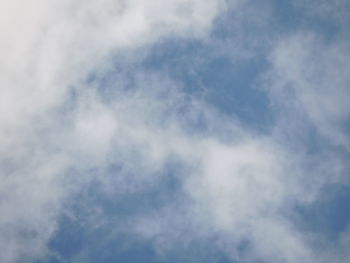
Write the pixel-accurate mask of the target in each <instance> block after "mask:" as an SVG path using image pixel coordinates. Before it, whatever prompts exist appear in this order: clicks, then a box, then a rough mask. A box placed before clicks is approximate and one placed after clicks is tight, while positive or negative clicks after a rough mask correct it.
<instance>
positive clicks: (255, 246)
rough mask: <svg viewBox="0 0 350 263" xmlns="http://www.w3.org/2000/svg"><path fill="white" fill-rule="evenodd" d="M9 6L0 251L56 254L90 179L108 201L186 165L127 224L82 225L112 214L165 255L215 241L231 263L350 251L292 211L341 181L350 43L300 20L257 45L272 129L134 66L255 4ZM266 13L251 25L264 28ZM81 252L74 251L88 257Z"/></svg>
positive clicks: (0, 138) (0, 27) (2, 74)
mask: <svg viewBox="0 0 350 263" xmlns="http://www.w3.org/2000/svg"><path fill="white" fill-rule="evenodd" d="M0 10H1V11H0V19H1V20H0V31H1V32H2V33H1V35H0V58H1V63H0V66H1V70H0V86H1V96H0V165H1V183H0V212H1V216H0V250H1V254H0V260H1V262H5V263H14V262H21V260H27V259H28V260H37V259H40V258H45V256H47V255H50V254H52V253H54V252H52V251H50V246H49V243H50V241H51V240H52V239H53V238H54V237H55V235H56V234H57V232H58V231H59V229H60V227H61V226H60V222H61V221H60V220H61V218H62V216H67V215H69V216H71V217H72V218H75V217H76V218H79V215H75V214H74V213H75V212H74V211H71V210H70V209H72V206H73V205H72V204H74V203H75V202H78V203H79V202H80V203H79V206H80V207H82V208H83V209H87V210H88V209H89V208H90V209H92V208H91V207H89V206H90V204H89V203H88V202H86V203H85V202H84V200H85V199H84V198H82V199H79V198H78V197H79V195H80V194H81V193H84V191H87V190H86V189H91V188H95V189H97V188H98V189H99V191H98V194H99V195H100V197H101V198H102V196H103V198H107V199H108V198H110V199H118V198H121V197H122V196H133V195H137V194H140V193H144V192H147V190H149V189H154V188H157V185H158V184H159V185H161V186H162V180H163V179H164V177H167V176H169V174H171V171H172V169H173V168H172V169H170V170H169V166H171V164H172V163H175V164H176V166H177V167H178V169H180V168H181V169H180V170H181V171H179V170H176V169H174V171H175V172H174V173H175V181H176V182H178V183H179V185H180V186H179V188H180V190H178V192H175V194H174V198H173V200H171V201H169V200H168V199H166V198H165V200H166V201H165V202H164V203H162V204H161V205H160V207H156V208H155V209H153V210H152V209H150V211H145V212H143V211H142V212H140V213H137V216H131V217H128V218H127V219H126V222H121V223H120V222H119V223H116V222H115V221H116V220H118V219H116V218H115V217H113V218H109V217H108V215H107V214H106V215H104V214H103V213H102V212H101V214H99V213H98V212H97V211H101V210H103V209H102V208H100V209H101V210H99V209H98V208H96V210H94V211H93V212H92V214H93V215H90V216H91V218H89V220H90V221H89V220H87V221H86V222H88V223H87V225H88V228H92V229H93V228H94V226H96V225H98V224H99V223H101V222H102V223H101V224H102V225H104V226H108V227H109V228H110V229H111V230H113V231H111V232H112V234H113V235H118V233H119V232H120V229H118V224H120V225H123V226H125V225H127V227H128V231H127V232H128V234H129V235H131V236H133V237H135V236H137V238H139V239H141V240H143V242H148V241H151V242H152V244H154V249H155V250H156V251H157V252H158V254H162V253H167V252H168V251H171V250H176V249H177V247H179V244H180V243H181V241H184V240H185V241H186V242H184V243H185V244H187V245H183V244H182V246H183V247H186V248H188V247H189V246H190V245H195V244H196V242H198V240H201V239H208V240H214V241H213V247H214V249H215V250H217V251H220V253H224V254H225V255H226V257H227V258H228V259H229V260H232V261H242V262H255V261H257V260H262V261H267V262H291V263H294V262H301V261H302V262H320V261H321V262H322V260H323V259H322V258H325V259H327V260H328V259H329V258H332V259H335V260H338V261H337V262H346V260H347V259H348V256H347V255H346V252H344V251H345V250H344V249H343V248H342V247H343V246H345V245H344V243H346V240H347V238H348V234H346V233H344V234H343V236H344V237H343V236H342V237H340V238H339V240H338V241H336V242H337V244H338V247H337V248H335V249H331V248H330V249H328V250H326V251H325V252H322V250H320V249H319V248H318V247H317V242H316V241H315V239H316V238H314V237H313V236H312V235H313V234H314V233H310V232H308V231H302V230H301V229H300V226H299V225H298V223H297V222H296V220H295V217H296V215H295V214H296V213H297V212H296V211H295V207H297V206H311V205H312V204H313V203H314V202H315V201H316V200H317V199H318V198H319V197H320V196H321V195H322V193H321V190H320V189H322V187H325V186H327V185H328V184H330V183H337V182H346V181H347V180H346V177H347V172H346V171H347V167H346V162H345V160H346V158H347V155H346V154H348V152H349V149H350V145H349V143H348V141H349V140H348V139H349V136H348V125H349V124H348V121H349V114H350V107H349V105H348V103H347V102H348V101H349V96H350V93H349V89H348V87H347V83H349V81H348V80H349V77H348V76H349V74H348V73H349V72H348V71H349V70H348V69H349V67H348V62H347V59H346V54H347V53H348V51H349V47H348V45H347V44H346V41H343V40H342V39H340V40H337V41H333V42H332V43H327V41H326V40H324V39H322V36H318V35H317V34H315V33H305V31H301V32H298V33H295V34H293V35H289V36H287V37H286V36H282V37H280V38H278V39H277V40H276V39H273V40H271V41H270V42H269V43H268V44H267V45H265V44H262V46H263V48H262V49H263V50H266V49H268V51H266V52H267V54H266V63H267V64H268V68H267V69H266V70H265V73H264V76H262V77H261V78H259V81H261V83H260V84H259V85H260V86H259V88H261V89H262V90H264V92H266V93H267V94H268V95H269V97H270V100H271V104H272V106H271V107H272V109H271V110H274V111H276V112H278V114H276V115H277V119H276V122H275V123H274V124H273V127H272V128H271V132H269V133H268V134H266V133H265V134H259V133H257V132H256V131H254V130H251V129H249V128H248V127H247V126H246V125H245V124H244V123H242V121H240V120H239V118H237V117H236V116H228V115H225V114H224V113H222V112H221V111H220V110H219V109H217V108H216V107H214V106H213V105H209V103H207V102H206V101H204V100H202V99H201V98H200V97H196V96H195V95H193V94H188V93H186V90H185V89H184V88H183V87H182V85H181V84H180V83H179V82H177V81H176V79H173V78H171V77H170V76H168V75H166V74H164V72H163V71H157V70H150V69H148V68H145V67H143V66H142V63H141V62H142V61H143V60H144V58H145V57H147V55H148V52H149V50H150V48H151V47H152V45H153V44H155V43H159V42H162V41H163V40H164V39H170V40H171V41H181V40H184V39H196V40H197V41H203V42H206V43H210V45H214V46H215V45H219V46H218V48H219V47H222V43H223V41H222V39H220V40H218V39H215V36H212V35H211V29H212V27H213V26H215V25H216V18H217V17H218V16H220V15H221V14H223V13H224V12H225V11H227V10H230V12H233V13H235V12H237V13H238V12H240V11H241V10H253V11H251V12H255V11H256V9H255V8H252V9H250V8H248V7H247V6H246V5H244V4H243V3H241V2H239V1H230V2H226V1H219V0H206V1H204V2H203V1H197V0H165V1H164V0H163V1H158V0H154V1H148V2H147V3H146V2H145V1H141V0H130V1H122V0H120V1H111V0H102V1H94V0H90V1H70V0H66V1H54V0H52V1H39V0H31V1H26V2H25V3H22V2H20V1H4V2H3V3H1V4H0ZM266 10H268V12H271V13H273V12H272V11H271V10H270V9H269V8H267V9H266ZM329 12H331V11H329ZM232 17H233V19H236V20H233V21H234V22H237V24H238V25H242V20H244V21H246V18H244V19H243V18H242V17H243V15H242V16H241V15H236V16H232ZM261 19H262V20H263V21H260V20H258V21H257V20H254V21H253V22H251V23H252V24H253V25H254V27H253V28H255V27H256V25H257V24H260V23H261V24H260V26H261V27H262V28H263V27H265V23H266V25H269V23H270V20H269V18H268V16H263V17H262V18H261ZM264 19H266V21H265V20H264ZM337 21H338V22H337V23H345V22H344V21H343V20H341V22H339V20H337ZM247 27H248V28H249V26H247ZM236 30H239V28H237V29H236ZM237 36H238V37H235V36H233V37H232V38H231V39H230V41H232V43H235V41H239V42H241V41H242V42H243V43H248V42H249V41H248V40H246V39H245V34H244V32H237ZM213 38H214V39H213ZM247 39H251V36H248V37H247ZM263 39H266V38H265V37H263ZM228 43H230V42H229V41H228ZM252 45H253V46H259V44H257V43H254V44H252ZM229 48H230V45H227V44H226V45H225V50H226V49H229ZM240 48H241V47H240V45H239V43H238V44H237V45H234V46H233V47H232V50H233V51H232V53H231V56H232V57H233V58H232V57H230V59H235V58H234V56H235V55H232V54H236V53H237V52H238V51H237V50H238V49H240ZM241 49H242V50H243V51H246V49H245V48H243V47H242V48H241ZM249 50H250V49H249ZM260 51H261V50H260ZM260 51H259V52H260ZM249 52H252V51H249ZM219 53H220V52H219ZM237 56H238V55H237ZM252 56H254V54H253V55H249V56H243V57H244V59H246V57H252ZM238 57H239V59H242V57H241V56H238ZM285 118H288V120H287V121H286V119H285ZM300 122H302V124H301V123H300ZM311 129H314V130H316V134H317V136H316V141H317V143H316V144H320V141H322V140H327V144H326V145H324V146H322V147H320V148H322V151H319V152H317V151H316V153H314V154H310V153H309V152H310V148H312V147H313V146H310V145H308V146H304V145H303V144H304V142H305V140H306V139H305V136H304V133H305V134H309V133H310V130H311ZM334 147H339V148H336V149H334ZM344 151H345V153H344ZM170 193H171V191H170V190H169V191H168V192H166V194H163V195H167V194H170ZM85 201H86V200H85ZM119 220H120V221H122V219H119ZM84 222H85V221H84ZM119 227H120V226H119ZM184 236H186V237H185V238H184ZM310 236H311V237H310ZM315 236H316V237H317V234H315ZM344 240H345V241H344ZM325 242H326V244H327V245H328V243H327V242H328V241H325ZM180 247H181V246H180ZM84 253H85V252H84V249H82V251H80V254H79V255H77V256H76V257H75V260H76V261H77V262H82V261H84V262H87V261H88V260H89V259H88V258H84V256H83V255H84ZM336 253H339V254H341V256H339V257H338V256H336V255H335V254H336ZM319 254H321V256H319ZM323 256H324V257H323ZM57 257H58V258H60V256H57ZM63 260H64V259H62V262H64V261H63ZM324 262H326V261H324Z"/></svg>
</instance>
